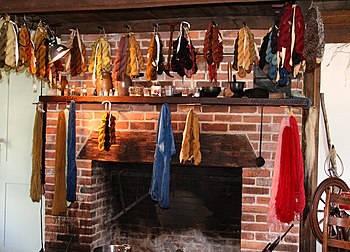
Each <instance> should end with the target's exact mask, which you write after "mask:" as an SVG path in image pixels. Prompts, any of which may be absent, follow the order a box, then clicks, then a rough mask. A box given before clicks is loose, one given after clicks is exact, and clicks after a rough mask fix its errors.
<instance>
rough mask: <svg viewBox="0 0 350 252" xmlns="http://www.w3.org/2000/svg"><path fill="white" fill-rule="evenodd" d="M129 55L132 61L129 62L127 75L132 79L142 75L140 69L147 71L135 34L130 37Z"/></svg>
mask: <svg viewBox="0 0 350 252" xmlns="http://www.w3.org/2000/svg"><path fill="white" fill-rule="evenodd" d="M129 53H130V54H129V59H130V61H129V60H128V65H127V70H126V74H127V75H128V76H129V77H130V78H131V79H132V77H134V76H138V75H139V74H140V69H145V63H144V62H143V57H142V52H141V49H140V45H139V43H138V42H137V41H136V38H135V35H134V34H130V37H129Z"/></svg>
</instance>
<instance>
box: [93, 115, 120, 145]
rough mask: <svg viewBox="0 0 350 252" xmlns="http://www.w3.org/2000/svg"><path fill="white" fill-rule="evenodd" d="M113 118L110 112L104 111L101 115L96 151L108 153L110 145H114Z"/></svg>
mask: <svg viewBox="0 0 350 252" xmlns="http://www.w3.org/2000/svg"><path fill="white" fill-rule="evenodd" d="M115 120H116V118H115V116H113V115H112V113H111V112H109V111H105V112H104V113H103V115H102V120H101V124H100V127H99V129H98V140H97V141H98V149H99V150H100V151H104V150H105V151H109V150H110V148H111V144H115V143H116V136H115Z"/></svg>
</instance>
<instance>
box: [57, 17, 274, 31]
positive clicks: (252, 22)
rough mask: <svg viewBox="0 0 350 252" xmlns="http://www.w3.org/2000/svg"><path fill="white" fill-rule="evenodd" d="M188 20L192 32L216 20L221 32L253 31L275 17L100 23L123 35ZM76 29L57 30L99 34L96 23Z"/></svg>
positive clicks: (63, 27) (69, 26)
mask: <svg viewBox="0 0 350 252" xmlns="http://www.w3.org/2000/svg"><path fill="white" fill-rule="evenodd" d="M183 20H186V21H187V22H189V23H190V24H191V30H205V29H206V27H207V25H208V23H209V22H211V21H212V20H215V22H216V23H217V24H219V26H220V30H235V29H240V28H241V27H242V24H243V23H246V24H247V25H248V26H249V27H250V28H251V29H259V30H265V29H266V31H267V30H268V28H269V27H270V26H271V24H273V17H269V16H262V17H257V16H245V17H216V18H213V17H200V18H198V17H197V18H185V19H184V18H172V19H157V20H155V19H150V20H137V21H111V22H104V23H101V22H100V23H98V25H99V26H102V27H103V28H104V29H105V31H106V33H122V32H125V25H130V27H131V30H132V31H133V32H151V31H153V24H154V23H158V24H160V28H159V31H169V25H167V24H169V23H175V24H176V23H178V24H180V22H181V21H183ZM74 26H75V27H72V26H71V24H62V25H61V26H60V27H56V28H55V33H56V34H57V35H62V34H69V33H70V31H69V29H70V28H78V29H79V31H80V33H82V34H94V33H95V34H96V33H99V30H98V29H97V24H96V23H75V24H74Z"/></svg>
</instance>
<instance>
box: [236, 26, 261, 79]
mask: <svg viewBox="0 0 350 252" xmlns="http://www.w3.org/2000/svg"><path fill="white" fill-rule="evenodd" d="M257 55H258V53H257V47H256V45H255V42H254V34H253V33H252V32H251V30H250V29H249V27H248V26H247V25H243V27H242V28H241V29H240V30H239V32H238V35H237V38H236V42H235V48H234V59H233V65H232V67H233V69H234V70H236V71H238V76H239V77H241V78H244V77H245V76H246V74H249V73H250V72H251V71H252V68H253V64H258V62H259V59H258V56H257Z"/></svg>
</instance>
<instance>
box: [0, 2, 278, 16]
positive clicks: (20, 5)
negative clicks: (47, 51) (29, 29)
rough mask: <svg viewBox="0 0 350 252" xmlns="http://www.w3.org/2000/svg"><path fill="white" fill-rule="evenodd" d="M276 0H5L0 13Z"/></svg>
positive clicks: (0, 5) (0, 7) (0, 6)
mask: <svg viewBox="0 0 350 252" xmlns="http://www.w3.org/2000/svg"><path fill="white" fill-rule="evenodd" d="M269 2H278V1H263V0H246V1H242V0H220V1H219V0H196V1H188V0H172V1H169V0H133V1H130V0H119V1H110V0H99V1H96V0H76V1H74V2H71V1H66V0H55V1H42V0H30V1H21V0H12V1H6V4H3V3H2V4H0V13H9V14H19V13H40V12H61V11H87V10H114V9H140V8H149V7H171V6H188V5H201V4H223V3H232V4H235V3H245V4H247V3H249V4H253V3H261V4H266V3H269Z"/></svg>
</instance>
